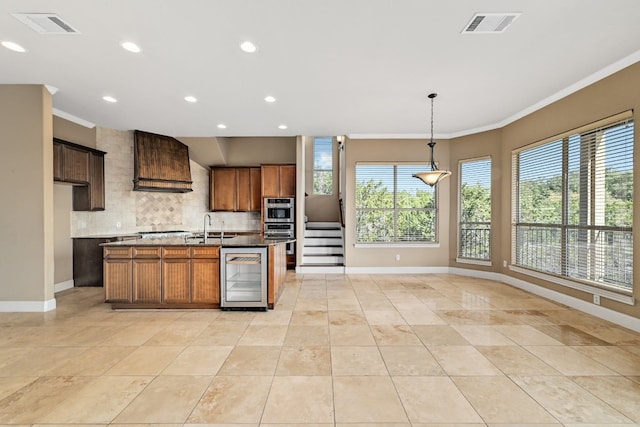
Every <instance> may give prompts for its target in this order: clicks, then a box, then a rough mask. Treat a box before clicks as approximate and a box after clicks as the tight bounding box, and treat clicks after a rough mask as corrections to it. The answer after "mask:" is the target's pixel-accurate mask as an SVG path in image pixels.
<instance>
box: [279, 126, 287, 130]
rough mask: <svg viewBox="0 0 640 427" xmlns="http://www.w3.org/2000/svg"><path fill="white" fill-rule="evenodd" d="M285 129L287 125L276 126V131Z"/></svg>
mask: <svg viewBox="0 0 640 427" xmlns="http://www.w3.org/2000/svg"><path fill="white" fill-rule="evenodd" d="M286 128H287V125H280V126H278V129H282V130H285V129H286Z"/></svg>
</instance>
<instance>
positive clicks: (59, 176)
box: [53, 140, 89, 184]
mask: <svg viewBox="0 0 640 427" xmlns="http://www.w3.org/2000/svg"><path fill="white" fill-rule="evenodd" d="M53 179H54V180H56V181H62V182H70V183H72V184H88V183H89V151H88V150H87V149H84V148H80V147H78V146H75V145H71V144H68V143H63V142H60V140H57V141H56V140H54V142H53Z"/></svg>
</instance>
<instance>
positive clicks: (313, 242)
mask: <svg viewBox="0 0 640 427" xmlns="http://www.w3.org/2000/svg"><path fill="white" fill-rule="evenodd" d="M304 245H305V246H342V239H339V238H327V237H305V239H304Z"/></svg>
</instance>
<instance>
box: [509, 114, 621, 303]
mask: <svg viewBox="0 0 640 427" xmlns="http://www.w3.org/2000/svg"><path fill="white" fill-rule="evenodd" d="M627 117H628V118H627ZM630 117H631V114H630V113H629V114H625V115H624V116H623V117H620V116H618V117H616V118H615V119H611V120H608V121H603V122H601V123H598V124H595V125H592V126H588V127H585V128H582V129H579V130H577V131H573V132H568V133H566V134H565V135H562V136H560V137H558V138H554V139H553V140H550V141H545V142H543V143H540V144H535V145H533V146H530V147H525V148H524V149H522V150H519V151H516V152H514V154H513V172H514V180H513V183H514V187H513V190H514V195H513V202H514V206H513V218H514V220H513V228H514V230H513V237H514V239H515V241H514V244H513V248H514V258H515V259H514V263H515V265H517V266H521V267H525V268H528V269H531V270H537V271H540V272H543V273H548V274H552V275H557V276H561V277H565V278H570V279H573V280H575V281H579V282H585V283H587V284H592V285H596V286H599V287H604V288H607V289H609V290H614V291H622V292H623V293H629V292H630V291H631V290H632V285H633V282H632V275H633V274H632V273H633V242H632V240H633V233H632V220H633V145H634V140H633V127H634V125H633V121H632V120H631V118H630Z"/></svg>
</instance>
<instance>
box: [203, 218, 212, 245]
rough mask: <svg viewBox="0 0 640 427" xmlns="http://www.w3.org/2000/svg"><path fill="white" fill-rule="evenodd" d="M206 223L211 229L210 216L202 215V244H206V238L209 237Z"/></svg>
mask: <svg viewBox="0 0 640 427" xmlns="http://www.w3.org/2000/svg"><path fill="white" fill-rule="evenodd" d="M207 220H208V221H207ZM207 222H208V223H209V227H211V214H208V213H207V214H204V227H203V229H204V240H203V242H202V243H207V237H208V235H209V233H207Z"/></svg>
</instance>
